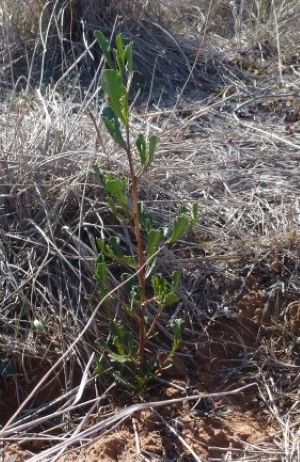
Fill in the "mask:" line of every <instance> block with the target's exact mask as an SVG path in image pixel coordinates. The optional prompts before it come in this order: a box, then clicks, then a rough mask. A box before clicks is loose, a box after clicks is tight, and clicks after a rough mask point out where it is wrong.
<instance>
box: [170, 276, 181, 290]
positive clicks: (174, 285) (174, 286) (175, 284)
mask: <svg viewBox="0 0 300 462" xmlns="http://www.w3.org/2000/svg"><path fill="white" fill-rule="evenodd" d="M171 277H172V282H171V288H172V291H174V292H175V291H176V290H177V289H178V286H179V282H180V274H179V271H173V273H172V275H171Z"/></svg>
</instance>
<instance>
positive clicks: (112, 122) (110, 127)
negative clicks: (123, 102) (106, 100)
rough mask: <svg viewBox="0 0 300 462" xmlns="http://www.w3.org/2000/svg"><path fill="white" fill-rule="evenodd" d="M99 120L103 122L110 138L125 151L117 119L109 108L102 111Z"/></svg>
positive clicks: (125, 146) (125, 147)
mask: <svg viewBox="0 0 300 462" xmlns="http://www.w3.org/2000/svg"><path fill="white" fill-rule="evenodd" d="M101 118H102V120H103V122H104V125H105V127H106V129H107V131H108V133H109V134H110V136H111V137H112V139H113V140H114V141H115V142H116V143H117V144H118V145H119V146H121V148H123V149H125V151H126V150H127V144H126V142H125V140H124V138H123V136H122V133H121V129H120V122H119V119H118V118H117V116H116V114H115V111H114V110H113V109H112V108H111V107H110V106H108V107H106V108H105V109H103V111H102V114H101Z"/></svg>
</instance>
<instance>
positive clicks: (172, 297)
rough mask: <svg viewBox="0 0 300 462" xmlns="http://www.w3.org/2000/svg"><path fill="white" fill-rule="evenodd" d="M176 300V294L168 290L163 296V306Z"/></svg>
mask: <svg viewBox="0 0 300 462" xmlns="http://www.w3.org/2000/svg"><path fill="white" fill-rule="evenodd" d="M176 302H178V295H177V294H175V293H174V292H168V293H167V294H165V296H164V298H163V304H164V306H170V305H173V304H174V303H176Z"/></svg>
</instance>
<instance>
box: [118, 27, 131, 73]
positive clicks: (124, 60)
mask: <svg viewBox="0 0 300 462" xmlns="http://www.w3.org/2000/svg"><path fill="white" fill-rule="evenodd" d="M116 44H117V48H116V49H114V55H115V59H116V61H117V63H118V67H119V71H120V75H123V74H124V71H126V72H127V73H131V72H132V49H133V43H132V42H130V43H129V44H128V45H126V46H124V41H123V35H122V34H118V35H117V37H116Z"/></svg>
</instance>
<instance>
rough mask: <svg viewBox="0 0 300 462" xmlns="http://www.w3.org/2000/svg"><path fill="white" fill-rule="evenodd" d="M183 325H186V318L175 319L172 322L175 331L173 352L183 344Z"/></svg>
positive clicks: (171, 325)
mask: <svg viewBox="0 0 300 462" xmlns="http://www.w3.org/2000/svg"><path fill="white" fill-rule="evenodd" d="M183 325H184V320H183V319H181V318H178V319H174V320H173V321H172V322H171V323H170V327H171V329H172V330H173V332H174V340H173V345H172V351H173V352H175V351H176V350H177V349H178V348H179V346H180V344H181V340H182V334H183Z"/></svg>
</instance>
